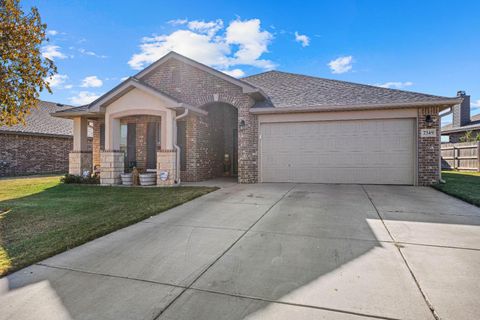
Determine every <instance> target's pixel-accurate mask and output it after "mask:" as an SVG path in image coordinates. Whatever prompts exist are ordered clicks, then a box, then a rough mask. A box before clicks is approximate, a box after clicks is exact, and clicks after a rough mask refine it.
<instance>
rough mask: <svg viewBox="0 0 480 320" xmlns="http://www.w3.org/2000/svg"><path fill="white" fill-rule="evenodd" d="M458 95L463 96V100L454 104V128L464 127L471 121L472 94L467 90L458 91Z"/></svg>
mask: <svg viewBox="0 0 480 320" xmlns="http://www.w3.org/2000/svg"><path fill="white" fill-rule="evenodd" d="M457 97H460V98H463V101H462V103H460V104H457V105H455V106H453V116H452V117H453V121H452V126H453V127H454V128H458V127H463V126H465V125H467V124H468V123H469V122H470V96H468V95H467V94H466V93H465V91H458V92H457Z"/></svg>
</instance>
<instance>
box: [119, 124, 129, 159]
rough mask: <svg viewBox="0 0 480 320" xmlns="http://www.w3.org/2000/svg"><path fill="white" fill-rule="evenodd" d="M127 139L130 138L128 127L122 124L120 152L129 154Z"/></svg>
mask: <svg viewBox="0 0 480 320" xmlns="http://www.w3.org/2000/svg"><path fill="white" fill-rule="evenodd" d="M127 137H128V125H127V124H121V125H120V151H123V152H125V155H126V154H127Z"/></svg>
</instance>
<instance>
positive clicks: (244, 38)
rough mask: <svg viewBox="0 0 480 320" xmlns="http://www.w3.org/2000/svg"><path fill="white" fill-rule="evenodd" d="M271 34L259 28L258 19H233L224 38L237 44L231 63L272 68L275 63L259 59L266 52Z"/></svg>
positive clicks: (271, 37)
mask: <svg viewBox="0 0 480 320" xmlns="http://www.w3.org/2000/svg"><path fill="white" fill-rule="evenodd" d="M272 39H273V36H272V34H271V33H270V32H268V31H261V30H260V20H259V19H251V20H245V21H241V20H235V21H232V22H231V23H230V25H229V26H228V28H227V33H226V36H225V40H226V42H227V43H228V44H230V45H232V44H233V45H238V46H239V48H238V50H237V51H236V52H235V53H234V60H233V62H232V64H245V65H252V66H255V67H259V68H263V69H267V70H268V69H273V68H274V67H275V65H274V64H273V62H271V61H269V60H262V59H260V57H261V55H262V54H264V53H266V52H268V45H269V44H270V42H271V41H272Z"/></svg>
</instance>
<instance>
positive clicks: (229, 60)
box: [128, 19, 275, 75]
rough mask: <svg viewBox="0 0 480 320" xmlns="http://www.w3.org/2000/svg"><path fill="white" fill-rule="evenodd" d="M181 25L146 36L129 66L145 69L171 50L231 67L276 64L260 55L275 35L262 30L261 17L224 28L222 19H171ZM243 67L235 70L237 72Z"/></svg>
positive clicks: (203, 60) (272, 65)
mask: <svg viewBox="0 0 480 320" xmlns="http://www.w3.org/2000/svg"><path fill="white" fill-rule="evenodd" d="M169 23H170V24H172V25H178V26H180V29H179V30H176V31H174V32H172V33H170V34H164V35H156V36H152V37H144V38H143V39H142V43H141V44H140V52H139V53H136V54H134V55H133V56H132V57H131V59H130V60H129V61H128V64H129V65H130V67H132V68H133V69H136V70H140V69H143V68H144V67H146V66H147V65H148V64H150V63H152V62H154V61H156V60H158V59H160V58H161V57H163V56H164V55H165V54H167V53H168V52H170V51H175V52H178V53H180V54H182V55H185V56H187V57H189V58H191V59H194V60H197V61H199V62H201V63H204V64H206V65H209V66H212V67H217V68H219V69H223V70H229V69H230V68H231V67H233V66H237V65H249V66H255V67H259V68H263V69H272V68H274V67H275V65H274V63H273V62H271V61H270V60H264V59H261V56H262V54H264V53H266V52H268V45H269V44H270V42H271V40H272V39H273V36H272V35H271V34H270V33H269V32H268V31H262V30H261V27H260V20H258V19H252V20H244V21H241V20H235V21H232V22H231V23H230V24H229V25H228V27H227V28H226V29H225V28H224V23H223V21H222V20H220V19H217V20H215V21H198V20H192V21H188V20H172V21H169ZM240 71H241V72H243V71H242V70H241V69H238V70H237V71H235V73H236V74H237V75H238V74H240V73H239V72H240Z"/></svg>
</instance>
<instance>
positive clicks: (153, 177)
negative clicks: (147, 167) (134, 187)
mask: <svg viewBox="0 0 480 320" xmlns="http://www.w3.org/2000/svg"><path fill="white" fill-rule="evenodd" d="M139 177H140V185H141V186H153V185H155V184H156V183H157V174H156V173H141V174H140V175H139Z"/></svg>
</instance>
